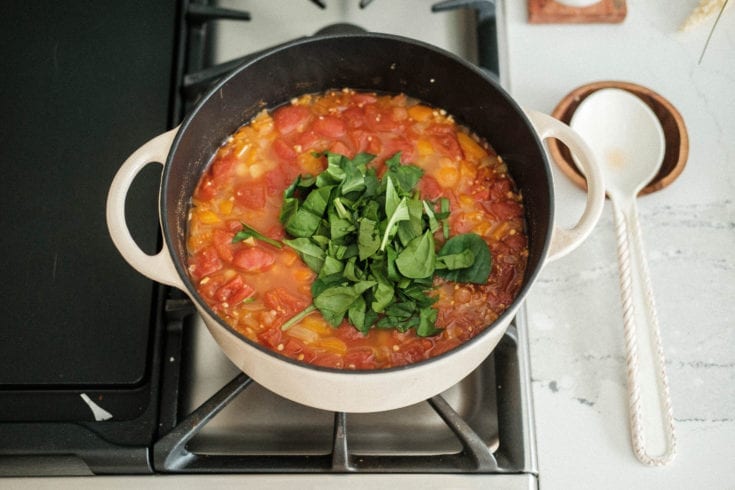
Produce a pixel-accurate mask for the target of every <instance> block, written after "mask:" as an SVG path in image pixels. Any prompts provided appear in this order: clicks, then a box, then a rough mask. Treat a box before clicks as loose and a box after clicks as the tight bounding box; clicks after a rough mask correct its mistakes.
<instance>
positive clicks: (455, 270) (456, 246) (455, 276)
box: [437, 233, 492, 284]
mask: <svg viewBox="0 0 735 490" xmlns="http://www.w3.org/2000/svg"><path fill="white" fill-rule="evenodd" d="M470 254H471V255H472V256H473V258H472V260H471V261H470V260H469V257H468V256H469V255H470ZM437 257H438V260H439V262H441V263H442V264H443V265H444V266H446V268H445V269H440V270H439V271H438V272H437V274H439V276H441V277H443V278H444V279H446V280H448V281H455V282H471V283H474V284H485V283H486V282H487V279H488V277H489V276H490V271H491V269H492V257H491V255H490V249H489V248H488V247H487V243H485V240H483V239H482V238H480V237H479V236H478V235H475V234H474V233H464V234H462V235H457V236H453V237H452V238H450V239H449V240H447V242H446V243H445V244H444V246H443V247H442V249H441V250H440V251H439V253H438V254H437Z"/></svg>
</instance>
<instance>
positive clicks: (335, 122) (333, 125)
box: [311, 116, 345, 138]
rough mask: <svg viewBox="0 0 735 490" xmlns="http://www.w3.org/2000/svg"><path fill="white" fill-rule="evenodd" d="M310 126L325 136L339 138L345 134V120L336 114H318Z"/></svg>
mask: <svg viewBox="0 0 735 490" xmlns="http://www.w3.org/2000/svg"><path fill="white" fill-rule="evenodd" d="M311 127H312V128H313V129H314V131H316V132H317V133H319V134H321V135H322V136H326V137H327V138H340V137H342V136H343V135H344V134H345V122H344V121H343V120H342V119H340V118H338V117H336V116H319V117H318V118H317V119H316V120H315V121H314V123H313V124H312V125H311Z"/></svg>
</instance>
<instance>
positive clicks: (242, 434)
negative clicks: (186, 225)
mask: <svg viewBox="0 0 735 490" xmlns="http://www.w3.org/2000/svg"><path fill="white" fill-rule="evenodd" d="M188 328H190V329H197V328H201V330H202V332H203V333H204V335H205V338H208V337H206V331H205V329H206V327H204V326H203V325H200V326H198V327H197V326H193V325H189V327H188ZM517 335H518V331H517V328H516V326H515V325H512V326H511V328H510V329H509V330H508V333H507V334H506V335H505V336H504V337H503V339H502V340H501V342H500V344H498V347H497V348H496V350H495V352H494V353H493V355H492V356H491V357H489V358H488V360H486V361H485V363H483V365H482V366H481V367H480V368H478V370H477V371H476V372H475V373H473V374H472V375H470V377H468V379H467V380H465V381H463V382H462V383H463V384H464V388H462V390H464V391H458V388H456V387H455V388H453V389H451V390H448V391H447V392H445V393H443V394H441V395H437V396H434V397H432V398H430V399H429V400H427V401H426V402H424V403H422V404H417V405H414V406H411V407H406V408H404V409H399V410H391V411H389V412H381V413H374V414H346V413H342V412H335V413H333V414H332V420H333V422H332V424H331V426H330V425H329V424H323V423H322V421H323V418H324V417H328V416H329V412H325V411H322V410H316V409H311V408H308V407H302V406H300V405H298V404H294V403H293V402H290V401H288V400H286V399H283V398H280V397H276V396H275V395H272V394H270V393H269V392H267V391H266V390H263V389H262V388H260V387H259V386H258V385H257V384H255V383H253V382H252V380H251V379H250V378H249V377H248V376H247V375H245V374H242V373H240V374H238V375H236V376H235V378H234V379H232V381H230V382H229V383H227V384H226V385H225V386H224V387H222V388H221V389H220V390H219V391H217V392H216V393H215V394H214V395H212V396H211V397H210V398H209V399H207V400H206V401H205V402H204V403H202V404H201V405H199V406H198V407H196V408H194V409H193V411H191V413H189V415H187V416H186V417H185V418H184V419H183V420H181V422H180V423H179V424H178V425H177V426H176V427H173V428H172V429H171V430H170V431H169V432H168V433H167V434H166V435H164V436H163V437H161V439H160V440H159V441H158V442H156V443H155V444H154V446H153V460H154V461H153V463H154V468H155V470H156V471H159V472H170V473H200V472H208V473H209V472H215V473H223V472H238V473H240V472H243V473H345V472H360V473H457V472H462V473H475V474H497V473H518V472H524V471H534V468H535V466H534V465H535V462H534V460H533V456H532V455H531V453H529V452H528V448H527V442H526V441H527V440H528V438H529V437H532V435H531V430H532V429H531V427H530V424H529V419H528V418H527V414H524V411H523V410H520V408H519V401H521V400H525V399H526V397H527V396H528V393H527V392H526V390H527V386H526V387H524V386H525V383H524V382H523V381H522V378H523V376H525V375H527V372H526V367H525V366H524V364H523V363H519V362H518V359H519V357H520V356H521V354H520V353H519V351H521V350H523V349H525V346H524V344H523V343H522V342H521V343H519V341H518V338H517ZM189 340H190V342H188V343H189V344H191V345H192V346H193V349H194V350H196V349H202V348H203V347H202V346H197V341H196V339H189ZM192 369H194V370H196V369H197V366H192ZM200 374H201V373H200ZM205 377H206V375H205ZM210 383H211V379H210V378H208V381H207V382H206V384H207V385H209V384H210ZM483 387H484V388H483ZM493 388H494V389H495V391H497V394H496V393H492V394H490V393H487V392H486V391H484V390H486V389H489V390H491V391H493ZM191 389H192V390H198V389H199V388H197V387H196V386H194V387H193V388H191ZM253 390H256V392H257V390H260V393H261V394H258V393H256V392H253ZM478 390H480V391H478ZM251 392H252V393H251ZM262 393H265V397H264V395H262ZM251 395H252V396H251ZM190 396H191V395H190ZM183 398H186V396H183ZM450 402H451V403H450ZM263 403H265V404H266V405H267V409H266V410H261V409H259V408H258V406H259V405H262V404H263ZM521 404H522V403H521ZM427 407H428V408H427ZM227 410H229V412H228V411H227ZM496 410H497V413H495V411H496ZM460 412H461V413H460ZM432 414H433V415H432ZM495 417H497V420H495ZM248 419H250V420H248ZM416 419H422V420H421V421H420V422H417V420H416ZM396 421H398V422H396ZM400 421H404V422H400ZM405 421H410V422H405ZM238 424H239V425H238ZM389 424H393V425H390V426H389ZM410 424H416V425H415V426H412V425H410ZM441 424H444V429H442V427H437V426H441ZM302 426H303V427H302ZM264 427H265V428H266V429H265V430H263V428H264ZM419 427H421V428H422V429H419ZM422 430H423V431H425V432H427V433H430V434H433V435H436V434H441V433H442V432H441V430H448V431H449V433H450V434H452V437H453V438H454V440H455V443H454V444H456V446H455V445H454V444H450V445H447V443H446V441H444V440H443V437H424V435H425V434H418V433H419V432H421V431H422ZM304 431H306V432H304ZM327 431H328V432H329V433H331V444H330V445H329V447H328V448H326V450H325V448H323V447H321V446H322V445H321V443H316V441H322V440H323V439H324V436H327V437H328V434H323V435H320V434H321V433H322V432H327ZM396 431H397V432H398V434H394V432H396ZM317 433H318V434H317ZM304 434H307V435H304ZM366 434H367V436H366ZM387 434H390V436H388V435H387ZM223 437H224V438H225V439H227V440H226V441H224V442H223V441H222V440H221V439H222V438H223ZM390 437H394V438H400V440H401V441H404V440H411V439H415V440H416V441H414V442H416V444H415V446H414V448H413V449H412V448H402V447H399V444H397V443H396V442H395V441H394V442H393V443H391V442H389V441H390ZM263 438H266V439H268V441H266V440H264V439H263ZM299 438H301V439H310V440H307V441H306V443H305V444H304V445H303V447H302V446H301V445H299V444H297V443H294V441H297V440H298V439H299ZM273 439H275V441H273ZM366 440H367V443H366ZM315 445H316V446H318V447H314V446H315ZM416 447H420V449H416Z"/></svg>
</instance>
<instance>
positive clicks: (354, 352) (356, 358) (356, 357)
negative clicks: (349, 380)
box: [344, 327, 375, 369]
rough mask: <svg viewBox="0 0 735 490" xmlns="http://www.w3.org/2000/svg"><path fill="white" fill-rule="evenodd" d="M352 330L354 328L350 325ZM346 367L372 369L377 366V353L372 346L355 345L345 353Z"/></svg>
mask: <svg viewBox="0 0 735 490" xmlns="http://www.w3.org/2000/svg"><path fill="white" fill-rule="evenodd" d="M350 328H351V329H352V330H355V329H354V328H352V327H350ZM344 367H346V368H348V369H372V368H374V367H375V353H374V352H373V349H372V347H355V348H352V349H350V350H349V351H347V353H346V354H345V361H344Z"/></svg>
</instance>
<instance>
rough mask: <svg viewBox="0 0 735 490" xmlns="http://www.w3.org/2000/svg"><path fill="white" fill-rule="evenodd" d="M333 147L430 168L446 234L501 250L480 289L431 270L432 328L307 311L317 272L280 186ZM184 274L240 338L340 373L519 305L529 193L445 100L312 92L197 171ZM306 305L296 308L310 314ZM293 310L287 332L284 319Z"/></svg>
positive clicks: (429, 189)
mask: <svg viewBox="0 0 735 490" xmlns="http://www.w3.org/2000/svg"><path fill="white" fill-rule="evenodd" d="M325 152H330V153H332V154H338V155H344V156H345V157H347V158H353V157H355V156H356V155H359V154H362V153H367V154H370V155H374V158H373V159H372V160H371V161H370V163H369V166H370V167H371V168H374V169H375V170H376V172H377V174H378V175H382V174H383V172H384V171H385V169H384V167H385V165H386V161H387V160H388V159H390V158H391V157H394V156H395V155H396V154H399V155H400V156H399V157H396V158H400V162H401V163H402V164H406V165H409V164H410V165H413V166H416V167H418V168H420V169H421V170H422V175H421V177H420V180H419V181H418V183H417V185H416V190H417V191H418V194H420V197H421V198H422V199H424V200H426V202H431V203H434V202H439V200H442V201H443V202H444V203H446V204H448V208H449V213H448V217H447V218H446V224H447V227H446V228H447V229H448V233H449V235H447V234H446V232H447V230H446V229H445V230H444V233H442V231H441V230H438V231H436V232H435V233H434V235H435V242H436V244H437V247H438V246H440V245H441V244H442V243H444V242H446V241H447V237H448V236H455V235H459V234H463V233H473V234H476V235H479V236H480V237H481V238H482V240H483V241H484V242H485V243H486V244H487V247H488V248H489V250H490V254H491V256H492V267H491V270H490V272H489V277H488V279H487V282H486V283H484V284H474V283H459V282H452V281H449V280H446V279H443V278H441V277H438V276H434V278H433V287H432V292H431V294H432V295H433V298H434V299H433V300H434V303H433V306H432V308H434V309H436V314H435V324H436V327H437V332H438V333H436V334H432V335H428V336H419V335H418V334H417V333H416V331H415V330H413V329H409V330H407V331H399V330H396V329H391V328H376V327H373V328H369V329H368V330H367V331H363V332H361V331H359V330H358V329H357V328H355V327H354V326H353V325H352V324H351V323H350V322H349V320H348V319H347V318H345V319H344V320H343V321H342V322H341V323H340V324H339V325H338V326H333V325H331V324H330V323H329V322H328V321H327V320H326V319H325V317H324V316H323V315H322V314H321V312H320V311H309V310H308V308H309V305H311V304H312V301H313V297H312V285H313V283H314V282H315V280H317V273H316V272H315V271H314V270H312V268H310V267H309V266H308V265H307V264H306V263H305V262H304V261H303V260H302V258H301V257H300V255H299V253H298V252H297V251H296V250H294V249H293V248H292V247H289V246H288V245H284V244H283V240H288V239H289V236H288V234H287V232H286V231H285V228H284V226H283V224H282V223H281V220H280V216H281V211H282V206H283V203H284V192H285V191H286V190H287V189H288V188H289V186H291V184H292V183H293V182H294V180H295V179H297V178H298V177H299V176H302V177H303V176H318V175H319V174H320V173H322V172H323V171H324V170H325V169H326V167H327V158H326V156H325ZM187 249H188V253H189V255H188V272H189V274H190V277H191V279H192V280H193V282H194V284H195V285H196V288H197V291H198V292H199V294H200V295H201V297H202V298H203V300H204V301H205V302H206V303H207V304H208V305H209V307H210V308H211V309H212V310H213V311H214V312H215V313H216V314H217V315H219V316H220V318H222V319H223V320H224V321H225V322H226V323H228V324H229V325H231V326H232V328H233V329H235V330H236V331H237V332H239V333H240V334H241V335H243V336H245V337H247V338H249V339H250V340H252V341H253V342H256V343H259V344H261V345H263V346H264V347H266V348H268V349H272V350H273V351H275V352H277V353H279V354H282V355H284V356H287V357H290V358H293V359H295V360H298V361H302V362H305V363H310V364H314V365H319V366H326V367H332V368H341V369H381V368H388V367H394V366H400V365H404V364H408V363H413V362H417V361H420V360H423V359H428V358H430V357H433V356H436V355H438V354H441V353H443V352H446V351H448V350H450V349H452V348H454V347H456V346H458V345H460V344H461V343H463V342H465V341H467V340H469V339H470V338H472V337H474V336H475V335H477V334H478V333H480V332H481V331H482V330H483V329H484V328H486V327H487V326H488V325H490V324H491V323H492V322H493V321H494V320H495V319H496V318H497V317H498V316H499V315H500V314H501V313H502V312H503V311H504V310H505V309H506V308H507V307H508V306H509V305H510V303H511V302H512V301H513V300H514V298H515V296H516V295H517V293H518V291H519V289H520V287H521V284H522V281H523V275H524V271H525V268H526V260H527V256H528V250H527V238H526V235H525V222H524V210H523V203H522V198H521V195H520V193H519V192H518V191H517V190H516V188H515V186H514V183H513V181H512V179H511V177H510V175H509V173H508V168H507V167H506V164H505V163H504V162H503V160H502V159H501V158H500V157H499V156H498V155H496V153H495V152H494V151H493V149H492V148H491V147H490V146H489V144H488V143H487V142H485V141H483V140H481V139H480V138H478V137H477V136H476V135H474V134H473V133H472V132H471V131H470V130H469V129H468V128H466V127H464V126H461V125H459V124H458V123H457V122H455V121H454V119H453V117H452V116H451V115H449V114H447V113H446V112H445V111H443V110H441V109H436V108H432V107H429V106H427V105H425V104H422V103H421V102H420V101H418V100H416V99H413V98H410V97H407V96H405V95H382V94H375V93H363V92H355V91H353V90H349V89H343V90H335V91H329V92H327V93H324V94H316V95H304V96H301V97H299V98H297V99H294V100H292V101H291V103H290V104H288V105H285V106H282V107H280V108H277V109H275V110H274V111H270V112H269V111H263V112H261V113H260V114H258V116H257V117H255V118H254V119H253V120H252V121H250V122H249V123H248V124H246V125H244V126H242V127H241V128H239V129H238V130H237V131H236V132H235V133H234V134H233V135H231V136H230V137H229V138H228V139H227V140H226V141H225V142H224V144H223V145H222V146H221V147H220V148H219V150H218V151H217V153H216V154H215V155H214V157H213V160H212V162H211V164H210V165H209V167H208V168H207V170H206V172H205V173H204V174H203V176H202V177H201V179H200V181H199V183H198V186H197V188H196V190H195V192H194V195H193V197H192V203H191V210H190V218H189V225H188V236H187ZM305 310H307V311H309V314H307V315H303V318H301V317H298V316H297V315H299V314H300V313H301V312H304V311H305ZM294 317H297V318H299V319H298V321H296V322H290V324H289V326H288V328H286V329H285V328H282V327H284V325H285V324H286V323H287V322H289V321H290V320H292V319H293V318H294Z"/></svg>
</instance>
